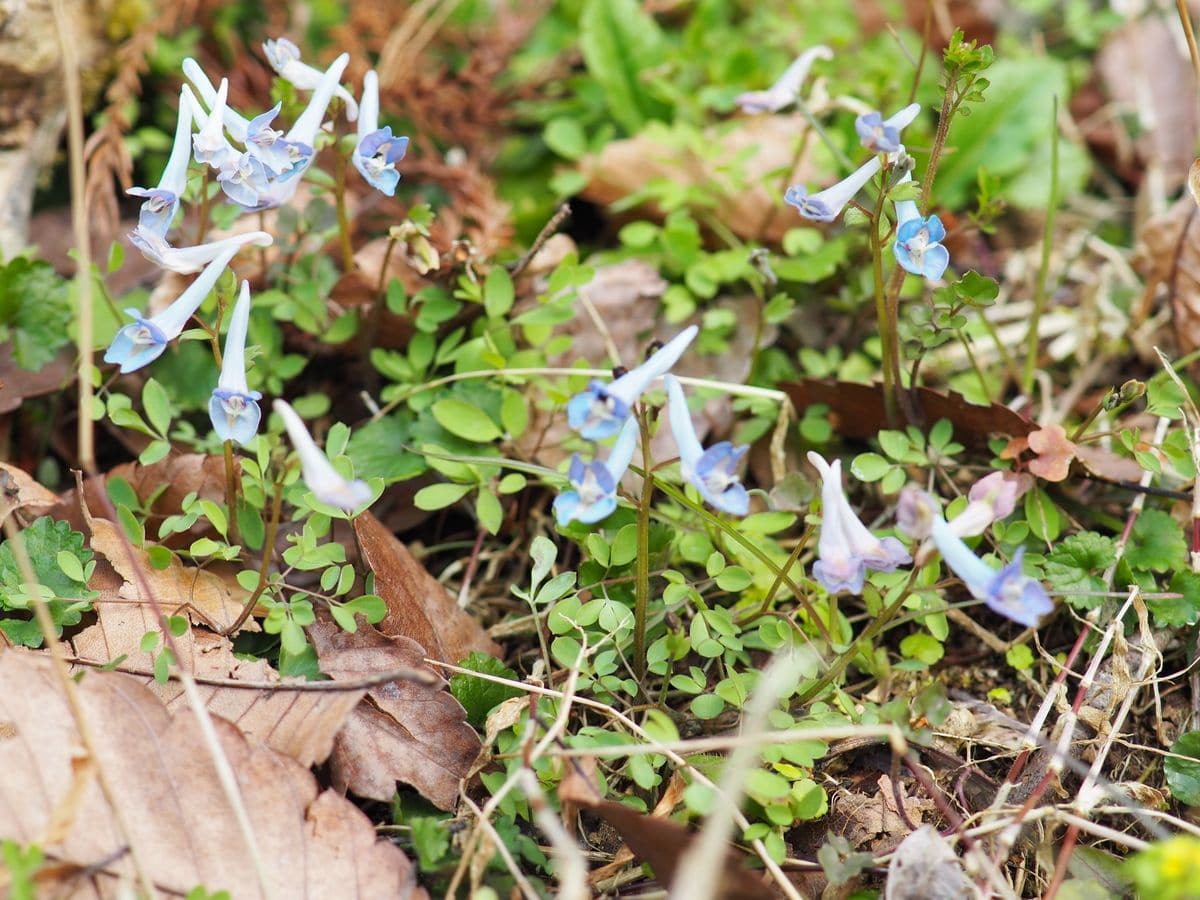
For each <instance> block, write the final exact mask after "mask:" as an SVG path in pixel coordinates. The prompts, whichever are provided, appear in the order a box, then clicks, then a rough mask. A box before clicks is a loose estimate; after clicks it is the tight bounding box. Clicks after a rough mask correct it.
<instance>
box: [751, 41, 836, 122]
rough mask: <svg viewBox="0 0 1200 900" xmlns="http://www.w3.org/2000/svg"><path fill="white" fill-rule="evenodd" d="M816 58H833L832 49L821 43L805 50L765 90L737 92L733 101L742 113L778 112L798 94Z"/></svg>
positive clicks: (792, 101) (794, 99)
mask: <svg viewBox="0 0 1200 900" xmlns="http://www.w3.org/2000/svg"><path fill="white" fill-rule="evenodd" d="M818 59H833V51H832V50H830V49H829V48H828V47H826V46H824V45H823V44H818V45H817V46H815V47H811V48H809V49H808V50H805V51H804V52H803V53H801V54H800V55H799V56H797V57H796V58H795V60H793V61H792V64H791V65H790V66H788V67H787V69H785V70H784V73H783V74H782V75H781V76H779V80H778V81H776V82H775V83H774V84H773V85H771V86H770V87H769V88H767V89H766V90H765V91H750V92H748V93H745V94H739V95H738V96H737V98H736V99H735V100H734V101H733V102H734V103H736V104H737V105H738V107H740V108H741V110H742V112H744V113H750V114H755V113H763V112H771V113H774V112H779V110H781V109H783V108H784V107H786V106H788V105H789V104H791V103H794V102H795V101H796V98H798V97H799V96H800V87H801V86H802V85H803V84H804V79H805V78H807V77H808V70H809V69H811V68H812V64H813V63H814V62H815V61H816V60H818Z"/></svg>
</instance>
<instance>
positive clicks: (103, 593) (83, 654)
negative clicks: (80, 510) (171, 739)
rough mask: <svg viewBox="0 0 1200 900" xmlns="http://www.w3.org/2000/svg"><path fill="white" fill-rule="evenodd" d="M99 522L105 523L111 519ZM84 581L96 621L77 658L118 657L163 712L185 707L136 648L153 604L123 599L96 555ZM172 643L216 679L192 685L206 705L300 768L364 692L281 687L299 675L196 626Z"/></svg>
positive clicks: (202, 675) (324, 751)
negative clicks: (242, 655)
mask: <svg viewBox="0 0 1200 900" xmlns="http://www.w3.org/2000/svg"><path fill="white" fill-rule="evenodd" d="M102 521H104V520H102V519H94V520H93V522H94V523H99V522H102ZM105 524H107V525H109V526H110V527H111V523H107V522H106V523H105ZM88 586H89V587H90V588H92V590H95V591H99V593H100V596H99V597H98V598H97V599H96V601H95V608H96V623H95V624H94V625H90V626H88V627H87V628H85V629H84V630H83V631H81V632H80V633H79V634H77V635H76V636H75V637H74V639H73V640H72V642H71V643H72V645H73V646H74V648H75V655H76V657H78V658H79V659H80V660H81V661H84V662H87V663H91V664H98V665H102V664H105V663H109V662H112V661H113V660H116V659H118V658H120V657H124V661H123V662H122V663H121V667H122V670H123V671H126V672H130V673H138V677H139V679H140V680H141V681H142V683H143V684H145V685H146V687H147V688H149V690H150V691H151V692H153V693H154V694H155V695H156V696H157V697H158V698H159V700H161V701H162V702H163V703H164V704H165V705H166V707H167V709H168V710H171V711H175V710H178V709H183V708H186V705H187V702H186V699H185V697H184V695H183V688H182V686H181V685H180V684H179V682H178V681H168V682H166V683H159V682H157V681H156V680H155V679H154V657H153V656H152V655H151V654H149V653H146V652H145V651H143V649H142V638H143V637H144V636H145V635H146V634H147V633H148V632H157V631H158V624H157V622H156V620H155V616H154V610H153V608H152V607H151V606H150V605H149V604H148V603H145V602H142V601H138V600H135V601H130V600H127V599H125V598H124V597H122V596H121V594H122V591H123V589H125V588H128V587H129V585H128V584H127V582H126V581H125V579H124V578H123V577H122V576H120V575H118V574H117V572H116V571H115V570H114V569H113V568H112V567H110V566H109V565H108V564H107V563H105V562H104V561H103V560H101V561H100V562H99V564H98V565H97V566H96V570H95V572H94V573H93V574H92V579H91V581H90V582H89V584H88ZM163 608H164V612H166V613H168V614H170V613H171V612H173V608H172V607H171V606H170V605H168V604H165V603H164V607H163ZM251 621H253V620H251ZM175 647H176V649H177V650H178V651H179V664H180V666H182V667H184V668H185V669H187V671H189V672H191V673H192V675H193V677H195V678H197V679H201V681H205V680H207V681H213V680H219V681H221V682H223V683H221V684H204V683H201V684H199V685H198V688H199V691H200V696H201V697H202V698H203V699H204V705H205V707H206V708H207V709H208V710H210V711H211V712H214V713H216V714H217V715H219V716H221V717H222V718H224V719H227V720H228V721H230V722H233V723H234V724H235V725H237V727H238V728H239V729H240V730H241V731H242V733H243V734H245V735H247V736H248V737H252V738H256V739H258V740H260V741H262V742H263V743H265V744H267V745H268V746H269V747H271V749H273V750H276V751H278V752H279V753H283V754H285V755H287V756H290V757H291V758H293V759H295V760H296V761H297V762H299V763H300V764H301V765H303V766H311V765H314V764H316V763H321V762H324V761H325V760H326V759H327V758H328V756H329V754H330V752H331V751H332V750H333V740H334V736H335V735H336V734H337V733H338V731H339V730H340V729H341V727H342V725H343V723H344V722H345V721H346V717H347V716H349V715H350V713H351V711H352V710H353V709H354V708H355V707H356V706H357V705H358V703H359V701H360V700H362V698H363V696H364V695H365V693H366V692H365V691H362V690H357V691H349V690H348V691H337V692H320V693H317V692H300V691H292V690H286V689H285V685H286V684H287V683H289V682H290V683H296V682H303V679H290V680H289V682H285V681H284V680H282V679H280V677H279V673H278V672H276V671H275V670H274V669H273V668H271V666H270V665H269V664H268V663H267V662H266V660H262V659H257V660H253V661H249V660H245V659H239V658H238V657H236V656H235V655H234V652H233V644H232V643H231V642H230V640H229V639H228V638H225V637H222V636H221V635H219V634H212V633H211V632H208V631H203V630H201V629H197V628H190V629H188V631H187V632H186V633H184V634H182V635H180V636H178V637H176V638H175ZM236 682H244V683H245V684H243V685H239V684H237V683H236ZM269 684H278V685H279V689H270V688H268V689H263V688H262V687H261V686H262V685H269Z"/></svg>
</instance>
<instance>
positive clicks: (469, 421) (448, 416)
mask: <svg viewBox="0 0 1200 900" xmlns="http://www.w3.org/2000/svg"><path fill="white" fill-rule="evenodd" d="M430 409H431V411H432V412H433V417H434V419H436V420H437V423H438V424H439V425H441V426H442V427H443V428H445V429H446V430H447V431H449V432H450V433H451V434H453V435H454V436H455V437H460V438H463V439H464V440H468V441H474V442H475V443H477V444H487V443H490V442H491V441H494V440H496V439H497V438H499V437H500V436H501V431H500V428H499V426H498V425H496V423H495V422H493V421H492V420H491V419H490V418H489V417H488V415H487V414H486V413H485V412H484V411H483V410H481V409H480V408H479V407H477V406H474V405H472V404H470V403H467V402H466V401H465V400H458V399H456V398H454V397H447V398H445V399H444V400H439V401H438V402H437V403H435V404H433V406H432V407H430Z"/></svg>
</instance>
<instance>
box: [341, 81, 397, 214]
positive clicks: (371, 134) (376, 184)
mask: <svg viewBox="0 0 1200 900" xmlns="http://www.w3.org/2000/svg"><path fill="white" fill-rule="evenodd" d="M407 149H408V138H406V137H393V136H392V129H391V128H390V127H389V126H386V125H385V126H384V127H383V128H380V127H379V76H377V75H376V74H375V70H374V69H371V70H370V71H369V72H367V74H366V75H365V76H363V95H362V104H361V106H360V107H359V113H358V144H357V145H356V146H355V148H354V156H353V157H352V159H353V160H354V167H355V168H356V169H358V171H359V172H361V173H362V177H363V178H365V179H366V180H367V183H368V184H370V185H371V187H373V188H375V189H376V190H379V191H382V192H383V193H385V194H387V195H388V196H389V197H391V196H392V195H394V194H395V193H396V185H398V184H399V183H400V173H399V172H397V171H396V163H398V162H399V161H400V160H402V159H403V158H404V152H405V150H407Z"/></svg>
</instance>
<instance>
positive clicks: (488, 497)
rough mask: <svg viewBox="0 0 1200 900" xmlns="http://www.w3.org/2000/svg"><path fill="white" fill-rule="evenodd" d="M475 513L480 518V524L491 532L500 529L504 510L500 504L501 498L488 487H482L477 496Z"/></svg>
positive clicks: (493, 532)
mask: <svg viewBox="0 0 1200 900" xmlns="http://www.w3.org/2000/svg"><path fill="white" fill-rule="evenodd" d="M475 515H476V516H477V517H478V518H479V524H480V525H482V526H483V527H484V528H486V529H487V530H488V533H489V534H495V533H496V532H498V531H499V530H500V523H501V522H502V521H503V520H504V510H503V509H502V508H501V506H500V499H499V498H498V497H497V496H496V495H495V494H493V493H492V492H491V491H489V490H488V489H487V488H486V487H481V488H480V489H479V496H478V497H476V498H475Z"/></svg>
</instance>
